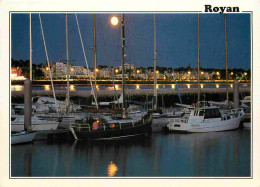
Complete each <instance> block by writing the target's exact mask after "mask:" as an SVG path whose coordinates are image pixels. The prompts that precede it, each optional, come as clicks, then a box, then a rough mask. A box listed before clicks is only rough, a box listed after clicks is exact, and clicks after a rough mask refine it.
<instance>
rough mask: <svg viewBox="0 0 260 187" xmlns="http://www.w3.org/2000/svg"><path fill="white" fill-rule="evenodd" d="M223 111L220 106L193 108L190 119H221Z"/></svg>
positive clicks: (197, 120)
mask: <svg viewBox="0 0 260 187" xmlns="http://www.w3.org/2000/svg"><path fill="white" fill-rule="evenodd" d="M221 117H222V116H221V113H220V110H219V108H218V107H202V108H195V109H192V110H191V113H190V117H189V121H192V122H195V121H196V122H202V121H204V120H209V119H219V120H221Z"/></svg>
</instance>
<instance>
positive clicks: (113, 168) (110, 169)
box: [107, 161, 118, 177]
mask: <svg viewBox="0 0 260 187" xmlns="http://www.w3.org/2000/svg"><path fill="white" fill-rule="evenodd" d="M117 170H118V167H117V166H116V164H114V163H113V162H112V161H111V162H110V164H109V165H108V167H107V175H108V176H109V177H113V176H115V175H116V172H117Z"/></svg>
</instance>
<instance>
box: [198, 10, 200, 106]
mask: <svg viewBox="0 0 260 187" xmlns="http://www.w3.org/2000/svg"><path fill="white" fill-rule="evenodd" d="M198 104H200V15H199V14H198Z"/></svg>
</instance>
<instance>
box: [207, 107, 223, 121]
mask: <svg viewBox="0 0 260 187" xmlns="http://www.w3.org/2000/svg"><path fill="white" fill-rule="evenodd" d="M220 117H221V114H220V112H219V109H217V108H214V109H207V110H206V111H205V119H207V118H220Z"/></svg>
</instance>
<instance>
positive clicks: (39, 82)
mask: <svg viewBox="0 0 260 187" xmlns="http://www.w3.org/2000/svg"><path fill="white" fill-rule="evenodd" d="M93 82H94V81H93V80H92V83H93ZM233 82H234V80H229V81H228V83H233ZM239 82H240V83H248V84H250V83H251V81H250V80H248V81H245V80H241V81H239ZM114 83H116V84H121V83H122V81H121V80H114ZM177 83H178V84H196V83H197V80H191V81H177ZM203 83H207V84H208V83H215V84H216V83H220V84H221V83H222V84H224V83H226V80H200V84H203ZM23 84H24V81H23V80H12V81H11V85H23ZM32 84H33V85H44V84H51V81H50V80H33V81H32ZM53 84H60V85H63V84H64V85H66V84H67V81H66V80H53ZM70 84H86V85H88V84H90V81H89V80H70ZM97 84H98V85H104V84H113V81H112V80H97ZM125 84H153V80H150V81H149V80H126V81H125ZM157 84H175V81H165V80H158V81H157Z"/></svg>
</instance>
